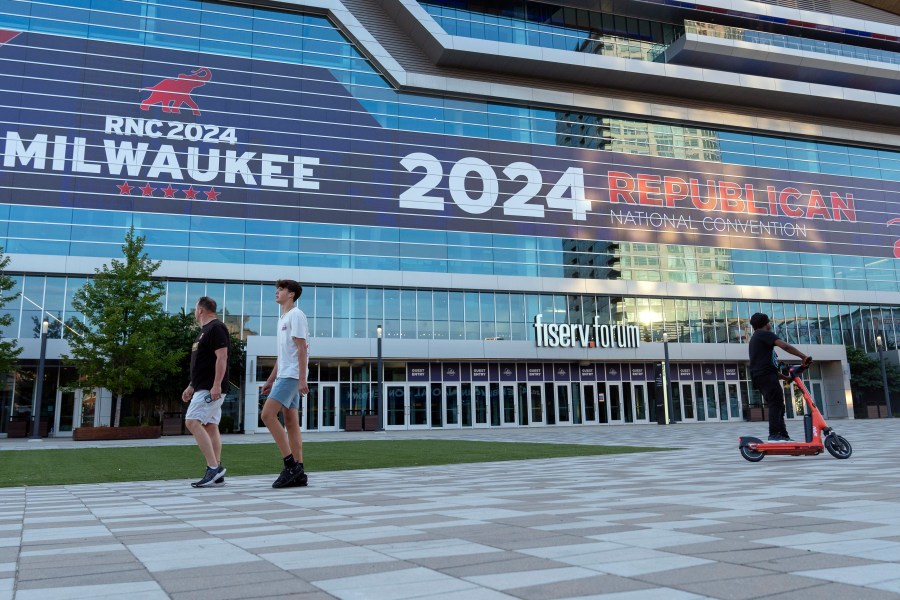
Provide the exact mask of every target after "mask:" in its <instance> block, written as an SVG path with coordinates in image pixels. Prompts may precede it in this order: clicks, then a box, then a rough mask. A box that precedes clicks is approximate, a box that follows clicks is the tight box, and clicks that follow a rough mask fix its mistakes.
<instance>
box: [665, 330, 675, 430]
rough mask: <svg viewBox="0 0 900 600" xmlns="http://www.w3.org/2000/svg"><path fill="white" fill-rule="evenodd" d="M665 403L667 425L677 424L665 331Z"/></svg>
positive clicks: (667, 339)
mask: <svg viewBox="0 0 900 600" xmlns="http://www.w3.org/2000/svg"><path fill="white" fill-rule="evenodd" d="M662 339H663V373H662V375H663V376H662V381H663V402H664V403H665V415H666V425H672V424H673V423H675V410H674V409H673V407H672V390H670V389H669V333H668V332H667V331H663V334H662Z"/></svg>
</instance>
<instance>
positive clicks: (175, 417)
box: [162, 413, 184, 435]
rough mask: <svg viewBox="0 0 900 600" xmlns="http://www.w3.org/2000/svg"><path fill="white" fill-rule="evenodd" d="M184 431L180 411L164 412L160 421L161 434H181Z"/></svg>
mask: <svg viewBox="0 0 900 600" xmlns="http://www.w3.org/2000/svg"><path fill="white" fill-rule="evenodd" d="M183 433H184V415H182V414H181V413H166V416H164V417H163V421H162V434H163V435H182V434H183Z"/></svg>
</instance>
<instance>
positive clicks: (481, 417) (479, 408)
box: [472, 383, 490, 427]
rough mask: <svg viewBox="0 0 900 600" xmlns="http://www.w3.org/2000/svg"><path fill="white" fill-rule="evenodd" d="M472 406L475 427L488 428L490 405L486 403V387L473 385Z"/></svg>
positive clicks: (484, 385)
mask: <svg viewBox="0 0 900 600" xmlns="http://www.w3.org/2000/svg"><path fill="white" fill-rule="evenodd" d="M472 388H473V389H472V391H473V394H472V395H473V396H474V398H473V399H472V400H473V402H472V404H473V406H472V408H473V409H474V410H475V427H490V404H489V403H488V386H487V385H486V384H483V383H482V384H478V383H476V384H474V385H473V386H472Z"/></svg>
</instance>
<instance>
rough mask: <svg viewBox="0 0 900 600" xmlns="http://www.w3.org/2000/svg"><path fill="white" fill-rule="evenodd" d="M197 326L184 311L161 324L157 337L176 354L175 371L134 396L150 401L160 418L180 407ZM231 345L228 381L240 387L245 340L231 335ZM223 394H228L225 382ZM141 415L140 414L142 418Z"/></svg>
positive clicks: (192, 317) (170, 316) (151, 381)
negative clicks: (137, 395)
mask: <svg viewBox="0 0 900 600" xmlns="http://www.w3.org/2000/svg"><path fill="white" fill-rule="evenodd" d="M199 332H200V326H199V325H198V324H197V322H196V320H195V319H194V315H193V314H189V313H186V312H185V311H184V309H182V310H180V311H179V312H178V313H176V314H174V315H168V316H167V317H166V318H165V321H164V322H163V325H162V328H161V330H160V335H161V337H162V338H163V342H162V343H163V344H164V346H165V347H166V348H171V349H172V351H173V352H175V353H177V354H178V355H179V357H178V359H177V361H176V367H175V369H174V370H172V371H170V372H168V373H164V374H160V376H159V377H155V378H153V379H152V380H149V381H147V382H146V383H145V385H144V386H142V387H141V388H140V389H137V390H135V393H137V394H140V395H142V396H143V397H145V398H148V399H151V400H153V409H154V411H155V412H156V413H157V415H158V417H159V418H160V419H162V417H163V413H165V412H167V411H169V410H173V411H176V410H178V409H177V408H175V407H177V406H180V405H181V392H183V391H184V388H185V387H186V386H187V384H188V381H190V374H191V353H190V349H191V345H192V344H193V343H194V340H196V339H197V334H199ZM230 337H231V344H230V346H229V348H228V378H229V380H230V382H231V383H234V384H235V385H237V386H238V387H240V384H241V379H242V377H243V374H244V359H245V356H246V351H245V349H244V346H245V344H244V341H243V340H241V339H240V337H238V336H237V335H235V334H234V333H231V334H230ZM222 391H223V392H224V393H226V394H227V393H228V391H229V388H228V383H227V382H226V384H225V385H224V386H223V389H222ZM142 416H143V415H142Z"/></svg>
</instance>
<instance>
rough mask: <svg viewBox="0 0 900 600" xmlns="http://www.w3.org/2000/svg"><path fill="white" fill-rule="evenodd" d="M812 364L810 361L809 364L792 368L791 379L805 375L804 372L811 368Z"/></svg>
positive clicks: (789, 371)
mask: <svg viewBox="0 0 900 600" xmlns="http://www.w3.org/2000/svg"><path fill="white" fill-rule="evenodd" d="M811 364H812V361H810V362H809V363H808V364H803V363H800V364H799V365H794V366H792V367H791V368H790V369H789V370H788V376H789V377H790V378H791V379H793V378H794V377H799V376H800V374H801V373H803V371H805V370H807V369H808V368H809V365H811Z"/></svg>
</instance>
